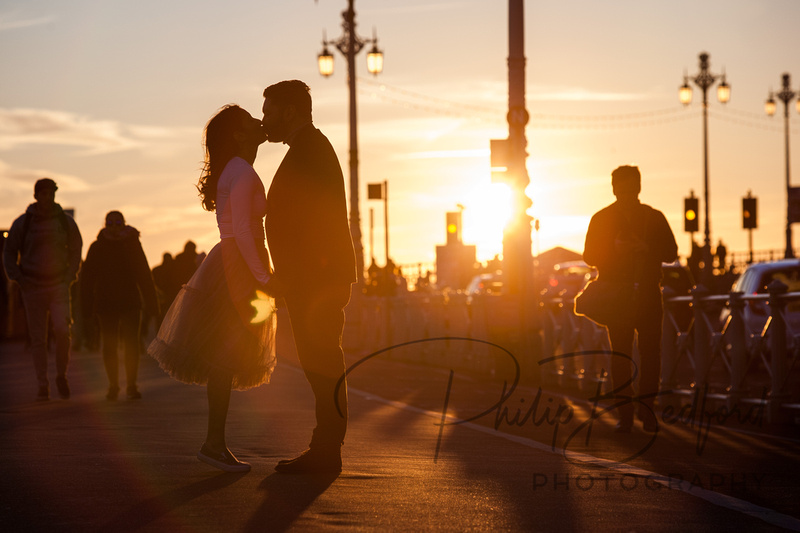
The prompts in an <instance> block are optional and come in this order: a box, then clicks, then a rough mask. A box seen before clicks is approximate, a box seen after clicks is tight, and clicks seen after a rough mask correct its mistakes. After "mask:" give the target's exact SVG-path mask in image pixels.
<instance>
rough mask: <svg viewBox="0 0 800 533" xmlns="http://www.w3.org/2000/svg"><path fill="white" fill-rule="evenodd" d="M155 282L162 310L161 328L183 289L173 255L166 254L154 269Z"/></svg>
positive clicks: (159, 323)
mask: <svg viewBox="0 0 800 533" xmlns="http://www.w3.org/2000/svg"><path fill="white" fill-rule="evenodd" d="M153 282H154V283H155V285H156V294H157V295H158V303H159V308H160V309H161V313H160V314H159V316H158V322H157V324H156V326H157V327H161V322H162V321H163V320H164V313H166V312H167V309H169V306H170V305H172V301H173V300H174V299H175V297H176V296H177V295H178V291H179V290H180V289H181V283H180V282H179V281H178V274H177V269H176V268H175V260H174V259H173V258H172V254H171V253H169V252H164V255H163V256H162V260H161V264H160V265H158V266H156V267H154V268H153Z"/></svg>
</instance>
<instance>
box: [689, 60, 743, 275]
mask: <svg viewBox="0 0 800 533" xmlns="http://www.w3.org/2000/svg"><path fill="white" fill-rule="evenodd" d="M720 77H721V78H722V81H720V83H719V85H718V86H717V98H718V99H719V101H720V102H721V103H723V104H724V103H726V102H727V101H728V100H730V98H731V87H730V85H728V84H727V82H726V81H725V73H723V74H722V76H717V75H715V74H712V73H711V71H710V70H709V62H708V54H707V53H706V52H703V53H701V54H700V72H698V73H697V75H695V76H694V77H692V78H690V77H689V76H686V75H684V77H683V85H682V86H681V88H680V91H679V93H678V96H679V98H680V101H681V103H682V104H684V105H689V104H690V103H691V102H692V88H691V86H690V85H689V80H691V81H693V82H694V83H695V85H697V86H698V87H699V88H700V90H701V91H703V211H704V216H705V221H704V222H705V224H704V227H703V233H704V246H703V278H704V279H703V281H704V282H705V283H709V282H710V281H711V272H712V264H711V262H712V261H711V217H710V215H709V212H710V210H709V202H708V89H709V88H710V87H711V86H713V85H714V83H715V82H716V81H717V80H718V79H720Z"/></svg>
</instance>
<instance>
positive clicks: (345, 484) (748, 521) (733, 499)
mask: <svg viewBox="0 0 800 533" xmlns="http://www.w3.org/2000/svg"><path fill="white" fill-rule="evenodd" d="M428 348H430V347H428ZM410 349H413V348H410ZM401 356H402V354H398V353H393V354H391V353H390V354H383V355H381V356H378V357H374V358H372V359H369V360H364V362H363V364H360V365H356V363H357V362H358V361H359V360H360V359H359V358H358V357H352V358H350V361H349V362H350V365H351V368H353V371H352V374H350V376H349V377H348V380H349V385H350V415H351V418H350V425H349V430H348V435H347V440H346V443H345V446H344V448H343V460H344V470H343V472H342V474H341V475H339V476H338V477H336V478H327V479H325V478H315V477H309V476H288V475H282V474H278V473H276V472H275V471H274V470H273V467H274V465H275V463H276V462H277V461H278V460H279V459H283V458H288V457H292V456H294V455H295V454H296V453H298V452H300V451H302V450H303V449H304V448H305V445H306V443H307V441H308V438H309V436H310V432H311V429H312V427H313V400H312V397H311V391H310V388H309V387H308V384H307V382H306V381H305V378H304V376H303V374H302V372H301V371H300V369H299V368H298V367H297V365H296V361H294V360H292V358H291V357H282V358H281V359H280V361H279V366H278V368H277V369H276V372H275V374H274V375H273V378H272V382H271V383H270V384H268V385H265V386H262V387H260V388H258V389H255V390H251V391H246V392H234V394H233V398H232V402H231V409H230V415H229V420H228V444H229V446H230V448H231V449H232V450H233V451H234V453H236V454H237V456H239V457H240V458H241V459H243V460H246V461H249V462H250V463H251V464H252V465H253V469H252V471H251V472H249V473H247V474H243V475H239V474H225V473H221V472H219V471H217V470H215V469H213V468H211V467H209V466H207V465H205V464H203V463H201V462H199V461H198V460H197V459H196V457H195V454H196V452H197V451H198V449H199V448H200V445H201V444H202V442H203V439H204V436H205V420H206V419H205V417H206V406H205V401H206V399H205V389H204V388H203V387H197V386H190V385H184V384H181V383H178V382H175V381H173V380H171V379H170V378H168V377H167V376H166V375H165V374H163V372H162V371H161V370H160V369H159V368H158V367H157V365H156V364H155V363H154V362H153V361H152V360H150V359H149V358H147V357H143V359H142V368H141V379H140V389H141V391H142V394H143V398H142V399H141V400H138V401H129V400H126V399H125V398H124V395H121V397H120V400H118V401H116V402H108V401H106V400H105V389H106V386H107V384H106V378H105V375H104V371H103V367H102V360H101V357H100V355H99V354H98V353H96V352H94V353H89V352H76V353H74V354H73V359H72V363H71V366H70V372H69V378H70V383H71V386H72V391H73V395H72V398H71V399H69V400H61V399H58V398H57V396H56V397H55V398H52V399H51V400H50V401H48V402H36V401H35V394H36V382H35V379H34V372H33V365H32V363H31V361H30V358H29V356H28V354H27V353H25V351H24V346H23V345H22V343H21V342H8V341H7V342H3V343H2V344H0V429H1V430H2V432H1V433H0V454H2V455H1V457H2V459H0V465H1V466H2V477H1V478H0V479H2V481H0V527H2V529H3V531H48V532H72V531H80V532H86V531H115V532H119V531H170V532H215V531H328V530H340V531H436V530H441V531H593V532H597V531H600V532H602V531H677V530H684V531H771V530H775V531H778V530H782V529H783V528H788V529H794V530H800V505H798V501H800V490H799V489H800V481H799V480H798V473H799V472H800V440H798V438H797V436H796V435H794V434H793V433H794V431H793V430H792V429H789V430H786V429H785V428H769V427H767V426H765V424H764V423H763V419H759V413H758V412H755V411H754V412H750V413H747V414H748V415H750V418H748V419H746V420H744V421H737V420H736V419H735V418H736V417H728V418H727V419H724V418H725V417H724V416H723V415H724V413H722V412H720V411H716V410H710V408H709V409H707V410H708V412H710V413H712V414H713V416H712V417H708V416H707V417H702V416H699V417H698V416H694V418H692V417H691V416H690V411H688V410H685V411H683V413H682V414H683V416H682V417H677V416H674V417H673V418H671V419H668V420H666V421H665V420H664V419H662V420H660V426H659V431H658V433H656V434H655V435H652V434H647V433H644V432H643V431H642V430H641V426H640V425H637V426H636V428H635V430H634V432H633V433H632V434H630V435H625V436H619V435H616V434H614V433H613V426H614V423H615V418H614V417H613V415H612V414H611V413H605V414H601V410H602V409H603V405H599V406H598V407H597V408H596V409H595V411H594V413H595V416H594V417H593V416H592V403H591V402H589V401H586V400H582V399H580V398H579V397H577V395H576V394H574V393H573V394H568V395H565V394H553V393H551V392H547V391H539V390H538V389H537V388H536V387H530V386H526V387H522V386H520V387H518V388H517V389H516V390H515V391H514V392H513V393H512V394H510V395H509V394H505V395H504V393H503V387H504V380H509V381H510V378H509V376H502V375H498V376H477V375H467V374H464V373H460V372H454V373H453V374H452V375H451V374H450V372H449V370H448V369H446V368H435V367H431V366H428V365H422V364H418V363H414V364H412V363H408V362H405V361H403V360H401V358H402V357H401ZM52 372H53V363H52V362H51V373H52ZM53 381H54V379H53ZM701 400H702V399H698V405H700V403H701ZM445 405H446V407H445ZM444 414H446V417H443V415H444ZM526 415H527V416H526ZM709 418H713V420H712V423H711V424H710V425H709V424H706V423H705V422H703V421H707V420H708V419H709ZM443 420H444V421H445V423H444V425H443V424H442V421H443ZM698 421H700V422H703V423H699V422H698ZM776 433H779V434H776Z"/></svg>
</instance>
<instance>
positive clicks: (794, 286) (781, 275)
mask: <svg viewBox="0 0 800 533" xmlns="http://www.w3.org/2000/svg"><path fill="white" fill-rule="evenodd" d="M775 280H777V281H780V282H781V283H783V284H784V285H786V286H787V287H789V292H795V291H798V290H800V267H793V268H786V269H782V270H776V271H774V272H767V273H765V274H764V275H763V276H762V277H761V282H760V283H759V286H758V292H767V286H769V284H770V283H772V282H773V281H775Z"/></svg>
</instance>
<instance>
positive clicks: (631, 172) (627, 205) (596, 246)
mask: <svg viewBox="0 0 800 533" xmlns="http://www.w3.org/2000/svg"><path fill="white" fill-rule="evenodd" d="M641 179H642V178H641V174H640V173H639V168H638V167H632V166H622V167H619V168H617V169H616V170H614V172H612V173H611V186H612V188H613V191H614V196H616V197H617V201H616V202H614V203H613V204H611V205H609V206H607V207H605V208H604V209H601V210H600V211H598V212H597V213H595V214H594V216H592V220H591V221H590V222H589V229H588V230H587V232H586V244H585V247H584V251H583V260H584V261H586V263H587V264H589V265H592V266H596V267H597V270H598V273H599V278H600V279H605V280H609V281H619V282H628V283H638V286H639V298H638V307H637V312H636V317H635V319H634V324H633V325H632V326H631V325H620V324H609V325H608V335H609V340H610V341H611V349H612V350H613V351H614V352H615V353H619V354H624V355H625V356H627V357H628V358H630V359H626V358H625V357H620V356H618V355H612V356H611V378H612V381H613V383H614V390H615V391H616V396H617V398H618V399H619V400H621V402H620V407H619V410H618V412H619V417H620V419H619V423H618V424H617V428H616V431H617V433H630V431H631V429H632V427H633V405H634V403H638V404H639V407H640V408H639V418H640V419H641V420H642V422H643V426H644V430H645V431H649V432H653V431H655V430H656V429H657V422H656V418H655V416H654V411H653V401H654V400H655V397H656V395H657V394H658V385H659V376H660V374H661V320H662V316H663V304H662V300H661V285H660V283H661V263H662V262H664V263H671V262H673V261H674V260H675V259H676V258H677V256H678V245H677V244H676V243H675V236H674V235H673V233H672V229H671V228H670V227H669V223H668V222H667V219H666V218H665V217H664V214H663V213H662V212H661V211H658V210H657V209H653V208H652V207H650V206H649V205H646V204H642V203H641V202H639V192H640V191H641V189H642V185H641ZM634 331H636V332H637V333H638V340H637V342H638V347H639V357H640V368H639V395H638V399H634V397H633V396H634V394H633V383H632V381H633V380H632V363H631V361H632V357H633V338H634Z"/></svg>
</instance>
